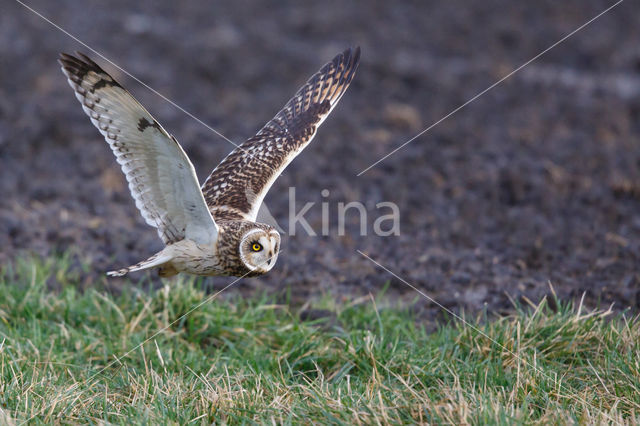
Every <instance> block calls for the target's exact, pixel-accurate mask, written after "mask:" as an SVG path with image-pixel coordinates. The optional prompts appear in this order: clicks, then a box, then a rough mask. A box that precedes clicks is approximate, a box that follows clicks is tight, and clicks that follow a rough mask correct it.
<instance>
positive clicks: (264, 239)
mask: <svg viewBox="0 0 640 426" xmlns="http://www.w3.org/2000/svg"><path fill="white" fill-rule="evenodd" d="M76 55H77V56H72V55H68V54H64V53H62V54H61V55H60V59H59V61H58V62H59V63H60V65H61V66H62V72H63V73H64V74H65V75H66V77H67V79H68V82H69V84H70V85H71V87H72V88H73V90H74V91H75V95H76V98H77V99H78V100H79V101H80V103H81V104H82V109H83V110H84V112H85V113H86V114H87V115H88V116H89V117H90V118H91V122H92V123H93V125H94V126H95V127H97V128H98V130H99V131H100V133H102V135H103V136H104V138H105V140H106V141H107V143H108V144H109V146H110V147H111V150H112V151H113V153H114V154H115V157H116V161H117V162H118V163H119V164H120V167H121V168H122V171H123V172H124V174H125V176H126V179H127V182H128V184H129V190H130V192H131V195H132V197H133V199H134V200H135V204H136V207H137V208H138V209H139V210H140V213H141V214H142V217H143V218H144V220H145V221H146V222H147V224H149V225H150V226H152V227H154V228H156V229H157V232H158V235H159V236H160V239H162V241H163V242H164V244H165V247H164V249H162V250H161V251H160V252H158V253H156V254H154V255H153V256H151V257H149V258H148V259H146V260H144V261H142V262H139V263H137V264H135V265H132V266H129V267H126V268H122V269H119V270H116V271H110V272H107V275H109V276H123V275H126V274H128V273H129V272H133V271H140V270H144V269H150V268H158V269H159V274H160V276H164V277H168V276H172V275H175V274H177V273H179V272H186V273H190V274H195V275H218V276H257V275H262V274H265V273H267V272H268V271H270V270H271V269H272V268H273V266H274V265H275V263H276V260H277V258H278V252H279V250H280V234H279V233H278V232H277V231H276V230H275V229H274V228H273V227H272V226H269V225H267V224H263V223H257V222H256V217H257V214H258V209H259V207H260V204H261V203H262V200H263V199H264V197H265V195H266V193H267V191H269V188H270V187H271V185H272V184H273V182H274V181H275V180H276V179H277V178H278V176H279V175H280V174H281V173H282V171H283V170H284V169H285V167H287V165H288V164H289V163H290V162H291V161H292V160H293V159H294V158H295V156H296V155H298V154H299V153H300V152H301V151H302V150H303V149H304V148H305V147H306V146H307V145H308V144H309V143H310V142H311V140H312V139H313V137H314V136H315V134H316V131H317V129H318V127H319V126H320V124H321V123H322V122H323V121H324V120H325V119H326V118H327V116H328V115H329V113H330V112H331V111H332V110H333V108H335V106H336V105H337V104H338V101H339V100H340V98H341V97H342V95H344V93H345V91H346V90H347V88H348V87H349V84H350V83H351V80H352V79H353V76H354V74H355V72H356V69H357V67H358V62H359V59H360V48H358V47H356V48H355V49H347V50H345V51H344V52H342V53H340V54H338V55H337V56H336V57H335V58H334V59H333V60H332V61H330V62H328V63H327V64H325V65H324V66H323V67H322V68H321V69H320V71H318V72H317V73H316V74H314V75H313V76H312V77H311V78H310V79H309V80H308V81H307V83H306V84H305V85H304V86H302V88H300V90H298V92H297V93H296V94H295V95H294V97H293V98H292V99H291V100H290V101H289V102H287V104H286V105H285V106H284V108H283V109H282V110H281V111H280V112H278V114H276V116H275V117H274V118H273V119H272V120H271V121H269V122H268V123H267V124H266V125H265V126H264V127H263V128H262V129H261V130H260V131H259V132H258V133H257V134H256V135H255V136H253V137H252V138H250V139H248V140H247V141H245V142H244V143H242V144H241V145H238V146H237V147H236V149H234V150H233V151H232V152H231V153H230V154H229V155H228V156H227V157H226V158H225V159H224V160H222V162H221V163H220V164H219V165H218V166H217V167H216V168H215V169H214V170H213V172H211V174H210V175H209V177H208V178H207V179H206V181H205V182H204V184H203V185H202V186H200V185H199V183H198V178H197V176H196V173H195V170H194V168H193V165H192V164H191V161H189V158H188V157H187V155H186V154H185V152H184V150H183V149H182V147H181V146H180V144H179V143H178V141H177V140H176V138H175V137H173V136H172V135H170V134H169V133H168V132H167V131H166V130H165V129H164V128H163V127H162V126H161V125H160V123H158V122H157V121H156V120H155V119H154V118H153V117H152V116H151V114H149V112H147V110H146V109H145V108H144V107H143V106H142V105H140V103H139V102H138V101H137V100H136V99H135V98H134V97H133V96H132V95H131V94H130V93H129V92H128V91H127V90H126V89H124V88H123V87H122V86H121V85H120V84H119V83H118V82H117V81H116V80H115V79H114V78H113V77H111V76H110V75H109V74H108V73H107V72H105V71H104V70H103V69H102V68H101V67H100V66H99V65H98V64H96V63H95V62H94V61H92V60H91V59H89V58H88V57H87V56H85V55H83V54H81V53H77V54H76Z"/></svg>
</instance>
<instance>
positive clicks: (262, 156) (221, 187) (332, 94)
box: [202, 47, 360, 221]
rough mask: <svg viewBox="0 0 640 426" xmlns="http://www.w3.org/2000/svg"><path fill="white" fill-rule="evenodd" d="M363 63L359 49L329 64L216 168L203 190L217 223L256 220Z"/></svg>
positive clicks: (346, 51) (336, 58) (342, 55)
mask: <svg viewBox="0 0 640 426" xmlns="http://www.w3.org/2000/svg"><path fill="white" fill-rule="evenodd" d="M359 59H360V48H359V47H356V48H355V49H347V50H345V51H344V52H342V53H340V54H339V55H337V56H336V57H335V58H334V59H333V60H332V61H331V62H329V63H327V64H325V65H324V66H323V67H322V68H321V69H320V71H318V72H317V73H316V74H314V75H313V76H312V77H311V78H310V79H309V80H308V81H307V83H306V84H305V85H304V86H302V88H300V90H298V92H296V94H295V95H294V96H293V98H291V100H290V101H289V102H287V104H286V105H285V106H284V108H283V109H282V110H281V111H280V112H279V113H278V114H276V116H275V117H274V118H273V119H272V120H271V121H269V122H268V123H267V124H266V125H265V126H264V127H263V128H262V129H261V130H260V131H259V132H258V133H257V134H256V135H255V136H254V137H252V138H250V139H248V140H247V141H245V142H244V143H242V144H241V145H240V146H239V147H238V148H236V149H234V150H233V151H232V152H231V153H230V154H229V155H228V156H227V157H226V158H225V159H224V160H222V162H221V163H220V164H219V165H218V166H217V167H216V168H215V169H214V170H213V172H212V173H211V174H210V175H209V177H208V178H207V180H206V181H205V183H204V185H203V186H202V192H203V193H204V196H205V199H206V201H207V204H208V206H209V208H210V210H211V212H212V214H213V215H214V217H215V218H216V219H244V220H251V221H255V220H256V216H257V214H258V209H259V208H260V204H261V203H262V200H263V199H264V197H265V195H266V194H267V192H268V191H269V188H271V185H272V184H273V182H274V181H275V180H276V178H277V177H278V176H279V175H280V174H281V173H282V171H283V170H284V169H285V167H287V165H288V164H289V163H290V162H291V161H292V160H293V159H294V158H295V157H296V156H297V155H298V154H299V153H300V152H301V151H302V150H303V149H304V148H305V147H306V146H307V145H308V144H309V142H311V139H313V137H314V136H315V134H316V130H317V129H318V127H319V126H320V124H322V122H323V121H324V120H325V119H326V118H327V116H328V115H329V113H330V112H331V111H332V110H333V108H335V106H336V105H337V103H338V102H339V101H340V98H341V97H342V95H344V93H345V91H346V90H347V88H348V87H349V84H350V83H351V80H352V79H353V76H354V75H355V72H356V69H357V68H358V62H359Z"/></svg>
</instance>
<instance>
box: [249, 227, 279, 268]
mask: <svg viewBox="0 0 640 426" xmlns="http://www.w3.org/2000/svg"><path fill="white" fill-rule="evenodd" d="M279 250H280V234H278V232H277V231H276V230H275V229H271V230H268V231H267V230H264V229H259V228H258V229H252V230H250V231H248V232H247V233H246V234H245V235H244V236H243V237H242V240H241V241H240V259H241V260H242V263H244V266H246V267H247V269H249V270H250V271H252V272H254V273H258V274H265V273H267V272H269V271H270V270H271V268H273V266H274V265H275V264H276V260H277V259H278V251H279Z"/></svg>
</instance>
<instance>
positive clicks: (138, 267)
mask: <svg viewBox="0 0 640 426" xmlns="http://www.w3.org/2000/svg"><path fill="white" fill-rule="evenodd" d="M172 259H173V256H172V255H171V254H169V253H166V252H165V250H162V251H160V252H158V253H156V254H154V255H153V256H151V257H150V258H148V259H147V260H143V261H142V262H138V263H136V264H135V265H131V266H128V267H126V268H122V269H118V270H117V271H109V272H107V275H108V276H110V277H123V276H125V275H127V274H128V273H129V272H134V271H142V270H143V269H149V268H153V267H155V266H160V265H164V264H165V263H167V262H169V261H171V260H172Z"/></svg>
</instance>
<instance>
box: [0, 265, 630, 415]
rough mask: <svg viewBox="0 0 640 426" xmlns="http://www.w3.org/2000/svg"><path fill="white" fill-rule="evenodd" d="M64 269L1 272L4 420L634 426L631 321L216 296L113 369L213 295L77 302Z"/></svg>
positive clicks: (134, 292) (575, 312)
mask: <svg viewBox="0 0 640 426" xmlns="http://www.w3.org/2000/svg"><path fill="white" fill-rule="evenodd" d="M67 266H68V262H66V261H65V259H64V258H63V259H57V260H48V261H45V262H43V261H38V260H34V259H30V260H23V261H20V262H18V263H17V264H15V265H12V266H10V267H6V268H5V269H4V271H3V272H2V274H0V423H15V424H20V423H22V422H24V421H27V420H29V421H30V422H33V423H61V422H63V423H67V422H70V423H85V422H94V423H96V422H97V423H99V422H108V423H116V424H120V423H121V424H130V423H194V424H204V423H211V422H218V423H252V422H270V423H271V422H277V423H308V422H315V423H367V424H369V423H408V422H411V423H413V422H419V423H456V424H458V423H469V424H484V423H500V424H511V423H514V422H516V423H545V424H546V423H562V424H564V423H572V422H577V423H637V422H638V421H640V321H639V320H638V318H633V319H628V318H625V317H623V316H620V315H613V314H611V312H608V311H599V312H591V313H587V312H580V310H579V309H574V308H572V307H571V306H570V305H568V304H561V303H560V304H558V302H557V301H554V303H553V304H552V305H553V306H554V307H555V306H556V305H557V306H558V308H557V309H553V310H552V309H550V307H549V306H548V305H547V304H546V303H545V302H542V303H541V304H540V305H539V306H538V307H537V308H536V309H531V310H528V311H525V310H518V311H516V312H515V313H514V314H513V315H511V316H508V317H502V318H492V317H490V318H489V319H487V318H480V319H476V320H473V321H471V323H472V324H473V327H471V326H466V325H464V324H461V323H460V322H455V323H452V324H449V325H443V326H441V327H440V328H438V330H437V331H435V332H427V331H426V330H425V328H424V327H422V326H421V323H420V320H419V319H418V318H416V317H414V316H413V314H412V313H411V311H410V310H408V309H403V308H402V307H393V306H390V305H387V307H385V308H382V307H381V306H382V304H384V300H383V299H382V298H380V299H375V300H374V299H373V298H370V299H366V300H360V301H359V302H358V301H356V302H354V303H351V304H348V305H335V304H334V303H333V302H332V301H331V299H330V298H328V297H327V298H326V299H325V300H321V301H318V302H317V304H316V306H315V307H317V308H322V309H326V310H330V311H332V312H333V313H334V315H333V316H331V317H327V318H325V319H319V320H315V321H310V320H302V319H301V316H300V315H298V313H297V311H296V310H295V309H293V308H291V307H289V306H288V305H286V304H284V305H283V304H274V303H273V300H270V299H269V297H268V296H264V297H262V298H259V299H253V300H243V299H241V298H239V297H236V298H231V299H224V300H223V299H219V298H217V299H215V300H213V301H211V302H208V303H206V304H204V305H203V306H201V307H200V308H199V309H197V310H196V311H194V312H193V313H191V314H190V315H188V316H187V317H185V318H182V319H180V320H179V321H178V322H176V323H175V324H174V325H172V326H170V327H168V328H167V330H166V331H164V332H162V333H160V334H159V335H157V336H156V337H155V338H153V339H151V340H149V341H148V342H146V343H144V344H142V345H141V346H140V347H138V348H137V349H135V350H134V351H133V352H131V353H130V354H129V355H128V356H126V357H124V358H123V359H121V360H120V361H116V362H113V361H114V360H116V357H119V356H121V355H122V354H124V353H126V352H127V351H129V350H130V349H132V348H135V347H136V346H138V345H139V344H141V343H142V342H144V341H145V339H147V338H148V337H149V336H152V335H153V334H154V332H155V331H156V330H159V329H162V328H164V327H167V326H168V325H169V324H170V323H171V322H173V321H174V320H175V319H177V318H179V317H180V316H181V315H182V314H184V313H185V312H188V310H189V309H190V308H191V307H192V306H194V305H196V304H198V303H200V302H201V301H202V300H203V298H205V297H206V295H205V294H204V293H203V292H202V291H201V290H199V286H198V285H197V283H195V282H194V281H192V280H185V281H177V282H172V283H171V285H170V286H169V285H167V286H165V287H164V288H162V289H160V290H158V291H142V290H140V289H139V287H135V286H132V287H131V288H129V289H128V290H125V291H124V292H123V293H122V294H120V295H119V296H117V297H113V296H111V295H110V294H109V293H107V292H105V291H99V290H87V291H84V292H79V291H78V290H77V289H76V288H77V286H76V282H75V281H76V280H77V279H78V278H73V274H70V273H68V272H67ZM51 277H54V278H55V279H56V280H57V282H59V283H60V287H61V288H60V289H58V290H55V291H52V290H50V289H48V286H47V284H46V283H47V280H50V279H51ZM476 327H477V328H476ZM492 340H493V341H495V342H497V343H499V344H500V345H502V347H501V346H498V345H497V344H496V343H494V342H492ZM105 367H106V368H105Z"/></svg>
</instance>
